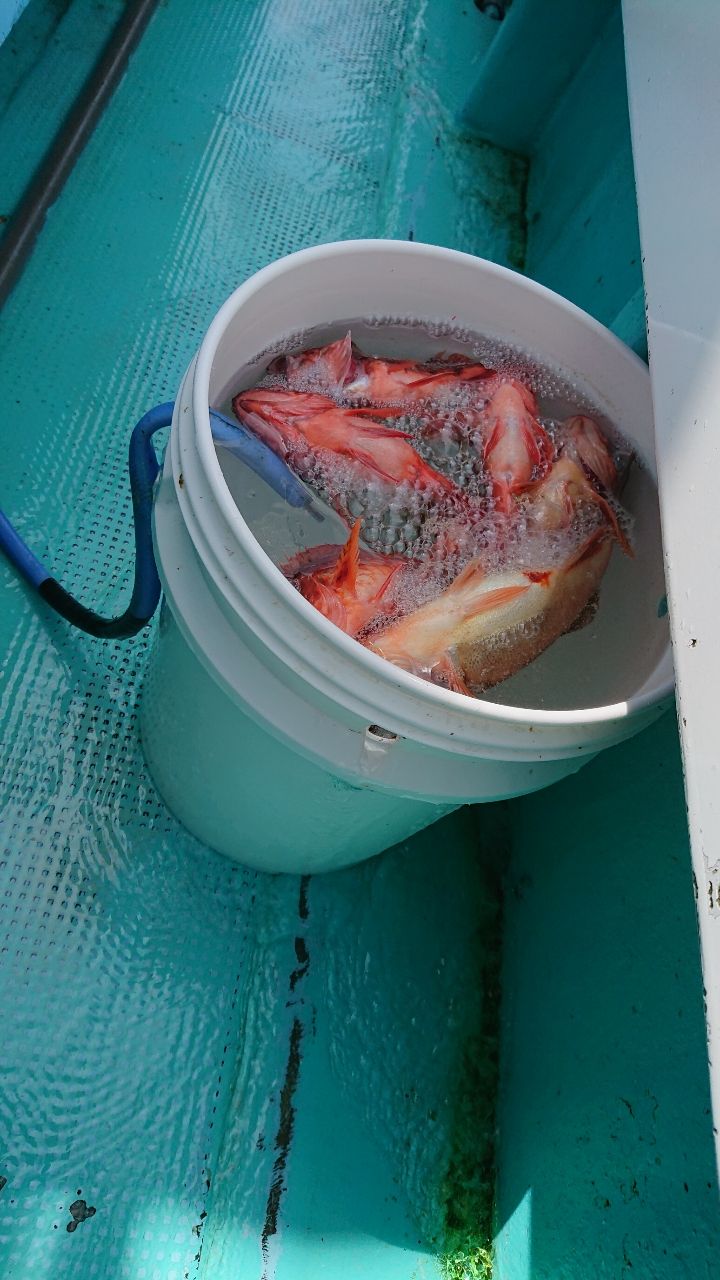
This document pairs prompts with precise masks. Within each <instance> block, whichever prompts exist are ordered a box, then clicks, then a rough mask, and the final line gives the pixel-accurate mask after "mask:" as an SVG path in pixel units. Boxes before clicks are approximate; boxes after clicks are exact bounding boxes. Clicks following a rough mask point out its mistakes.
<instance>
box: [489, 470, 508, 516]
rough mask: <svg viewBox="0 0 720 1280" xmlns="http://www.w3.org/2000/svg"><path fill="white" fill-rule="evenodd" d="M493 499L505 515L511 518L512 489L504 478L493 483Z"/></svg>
mask: <svg viewBox="0 0 720 1280" xmlns="http://www.w3.org/2000/svg"><path fill="white" fill-rule="evenodd" d="M493 497H494V499H495V503H496V505H497V506H498V507H499V508H500V510H501V511H502V513H503V515H505V516H509V515H510V512H511V511H512V489H511V488H510V485H509V484H508V482H507V480H506V479H505V477H504V476H501V477H500V478H499V479H498V480H494V481H493Z"/></svg>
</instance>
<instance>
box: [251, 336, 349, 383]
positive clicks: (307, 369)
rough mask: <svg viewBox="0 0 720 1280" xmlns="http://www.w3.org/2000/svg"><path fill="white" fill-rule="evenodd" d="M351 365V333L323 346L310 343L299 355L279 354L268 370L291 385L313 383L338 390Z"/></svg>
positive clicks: (346, 379) (347, 377) (345, 379)
mask: <svg viewBox="0 0 720 1280" xmlns="http://www.w3.org/2000/svg"><path fill="white" fill-rule="evenodd" d="M353 365H354V355H353V346H352V339H351V336H350V333H349V332H348V333H346V334H345V336H344V337H342V338H338V339H337V341H336V342H330V343H328V345H327V346H324V347H311V348H310V349H309V350H308V351H301V352H300V353H299V354H298V355H290V356H280V357H279V358H278V359H277V360H274V361H273V362H272V364H271V365H270V368H269V372H270V373H275V374H279V375H280V376H281V377H285V378H286V379H287V381H288V383H289V385H290V386H291V387H298V386H301V387H303V386H304V387H312V388H313V389H315V390H318V391H326V392H333V393H337V392H339V391H341V390H342V389H343V387H344V386H345V383H346V382H347V381H348V380H349V379H350V378H351V376H352V370H353Z"/></svg>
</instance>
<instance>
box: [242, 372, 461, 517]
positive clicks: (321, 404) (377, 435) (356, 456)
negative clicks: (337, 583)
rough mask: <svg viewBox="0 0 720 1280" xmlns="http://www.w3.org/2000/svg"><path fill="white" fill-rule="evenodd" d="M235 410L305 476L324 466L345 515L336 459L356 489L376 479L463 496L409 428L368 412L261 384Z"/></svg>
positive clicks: (432, 494)
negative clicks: (417, 445)
mask: <svg viewBox="0 0 720 1280" xmlns="http://www.w3.org/2000/svg"><path fill="white" fill-rule="evenodd" d="M233 409H234V411H235V413H236V414H237V417H238V418H239V419H240V421H241V422H244V423H245V425H246V426H248V427H249V428H250V429H251V430H252V431H254V432H255V433H256V434H257V435H258V436H259V437H260V439H261V440H263V441H264V442H265V443H266V444H267V445H269V446H270V448H271V449H273V450H274V451H275V453H277V454H279V455H280V457H282V458H284V459H286V460H287V461H288V462H289V463H290V465H291V466H292V468H293V470H295V471H296V472H297V473H298V474H299V475H300V476H301V477H302V478H303V479H304V478H306V477H308V476H312V475H313V474H314V473H315V471H316V466H317V463H320V464H321V466H323V465H324V466H325V470H326V473H327V476H328V484H327V487H328V491H329V498H330V500H331V502H332V504H333V506H335V509H336V510H337V511H338V512H339V513H340V514H341V515H346V514H347V513H346V509H345V506H344V503H343V500H342V498H341V496H340V495H339V494H337V493H333V492H332V487H333V486H332V472H333V466H334V465H335V464H336V462H337V460H338V459H343V460H344V461H345V462H346V463H348V464H350V467H351V472H352V478H351V484H352V486H353V487H354V489H355V490H357V491H359V490H361V489H362V488H363V487H364V486H365V485H366V484H368V483H369V482H371V481H373V480H375V481H380V482H381V483H384V484H386V485H389V486H392V487H395V486H396V485H408V486H409V487H411V488H413V489H415V490H417V491H418V492H420V493H421V494H422V495H423V496H424V497H426V498H429V499H433V500H436V501H439V500H442V499H450V498H455V499H457V500H459V501H461V500H462V498H463V495H462V492H461V490H460V489H458V487H457V486H456V485H455V484H453V482H452V480H449V479H448V477H447V476H444V475H442V474H441V472H439V471H436V470H435V469H434V467H431V466H429V465H428V463H427V462H424V461H423V459H422V458H421V457H420V455H419V454H418V453H416V451H415V449H414V448H413V446H412V445H411V444H410V441H409V437H408V434H407V433H406V432H404V431H396V430H395V429H394V428H392V427H388V426H386V425H385V424H384V423H379V422H373V421H371V420H368V413H369V411H368V410H362V409H351V408H343V407H341V406H340V405H337V404H336V403H335V401H334V400H331V399H330V398H329V397H328V396H322V395H317V394H313V393H310V392H301V391H272V390H267V389H264V388H261V387H260V388H256V389H255V390H252V391H243V392H241V393H240V395H238V396H236V397H235V399H234V400H233Z"/></svg>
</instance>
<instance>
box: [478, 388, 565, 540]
mask: <svg viewBox="0 0 720 1280" xmlns="http://www.w3.org/2000/svg"><path fill="white" fill-rule="evenodd" d="M537 411H538V408H537V401H536V400H535V397H534V395H533V393H532V391H530V389H529V388H528V387H526V386H525V385H524V383H522V382H519V381H518V380H517V379H514V378H513V379H509V380H507V381H503V382H501V383H500V385H499V387H498V388H497V390H496V391H495V393H494V394H493V396H492V398H491V399H490V401H489V402H488V404H487V405H486V407H485V409H484V411H483V414H482V424H483V435H484V443H483V451H482V452H483V461H484V463H485V467H486V469H487V472H488V474H489V476H490V479H491V481H492V492H493V497H494V499H495V502H496V504H497V506H498V508H499V509H500V510H501V511H502V512H504V513H505V514H506V515H507V514H509V513H510V511H511V509H512V499H513V496H514V495H515V494H517V493H521V492H522V491H523V489H527V488H528V486H529V485H530V484H532V482H533V480H536V479H537V478H538V477H539V476H542V475H543V474H544V473H545V472H546V471H547V469H548V467H549V466H550V463H551V462H552V458H553V452H554V450H553V444H552V441H551V439H550V437H549V435H548V433H547V431H546V430H545V428H544V427H542V426H541V425H540V423H539V422H538V420H537Z"/></svg>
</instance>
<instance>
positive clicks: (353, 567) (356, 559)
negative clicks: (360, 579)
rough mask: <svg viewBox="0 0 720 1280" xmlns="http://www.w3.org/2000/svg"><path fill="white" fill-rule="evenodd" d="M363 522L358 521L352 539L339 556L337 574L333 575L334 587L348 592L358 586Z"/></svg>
mask: <svg viewBox="0 0 720 1280" xmlns="http://www.w3.org/2000/svg"><path fill="white" fill-rule="evenodd" d="M361 525H362V520H356V521H355V523H354V525H353V527H352V530H351V532H350V537H349V538H348V540H347V542H346V543H345V546H344V547H343V549H342V551H341V552H340V555H339V556H338V560H337V564H336V566H335V572H334V574H333V586H335V587H340V586H342V587H344V588H345V589H346V590H348V591H354V590H355V586H356V584H357V571H358V564H359V563H360V527H361Z"/></svg>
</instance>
